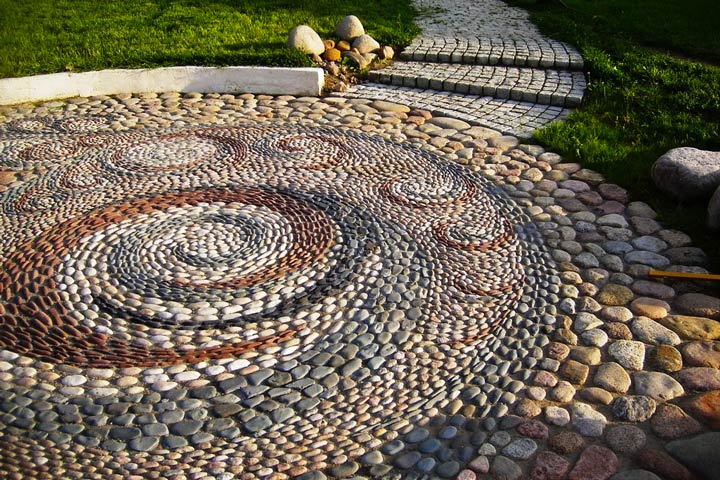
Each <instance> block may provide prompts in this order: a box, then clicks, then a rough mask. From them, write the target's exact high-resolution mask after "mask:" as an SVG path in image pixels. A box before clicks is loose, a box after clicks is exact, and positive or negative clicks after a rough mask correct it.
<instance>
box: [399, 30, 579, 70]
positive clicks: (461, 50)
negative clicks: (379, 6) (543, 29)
mask: <svg viewBox="0 0 720 480" xmlns="http://www.w3.org/2000/svg"><path fill="white" fill-rule="evenodd" d="M401 58H402V59H403V60H409V61H414V62H442V63H468V64H472V65H508V66H517V67H543V68H563V69H568V68H569V69H571V70H580V69H582V67H583V59H582V57H581V56H580V54H579V53H578V52H577V51H576V50H575V49H573V48H572V47H570V46H568V45H567V44H564V43H562V42H558V41H555V40H550V39H544V38H537V39H512V38H508V37H505V38H502V37H498V38H484V37H467V38H466V37H463V38H433V37H423V36H421V37H418V38H416V39H414V40H413V41H412V43H411V44H410V45H408V46H407V47H406V48H405V50H403V52H402V54H401Z"/></svg>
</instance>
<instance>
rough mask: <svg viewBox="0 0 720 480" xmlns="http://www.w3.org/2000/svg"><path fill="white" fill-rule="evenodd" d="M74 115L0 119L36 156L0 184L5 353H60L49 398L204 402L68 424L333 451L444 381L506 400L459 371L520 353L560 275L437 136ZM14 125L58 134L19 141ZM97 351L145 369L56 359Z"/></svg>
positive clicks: (134, 446)
mask: <svg viewBox="0 0 720 480" xmlns="http://www.w3.org/2000/svg"><path fill="white" fill-rule="evenodd" d="M89 124H90V125H91V126H92V127H93V128H95V126H96V125H95V122H90V123H89ZM73 125H74V127H73V128H74V132H73V133H68V132H67V131H64V130H63V131H62V133H55V134H48V133H42V135H41V138H38V134H36V133H27V129H28V128H27V126H25V125H24V124H23V125H21V127H22V128H19V127H16V126H15V125H12V126H11V129H12V128H16V129H17V130H20V131H19V132H18V133H13V134H8V135H6V136H5V138H3V152H4V155H3V157H2V158H1V159H0V162H3V163H4V166H6V167H10V168H12V167H17V166H24V167H28V166H37V165H42V167H43V168H45V169H47V171H46V173H44V174H43V175H41V176H38V177H36V178H34V179H32V180H30V181H27V182H24V183H23V184H22V185H20V186H18V187H17V188H11V189H10V190H8V191H7V192H6V193H5V194H4V195H3V196H2V198H1V199H0V201H2V212H4V213H3V214H2V215H3V216H4V217H5V218H3V219H2V220H3V225H8V226H9V229H8V235H7V236H5V237H4V238H3V239H0V260H1V261H2V263H3V265H4V266H5V268H4V270H3V272H2V274H1V275H0V285H2V293H0V297H1V298H0V300H1V302H2V303H1V304H0V315H1V316H2V323H0V328H1V329H2V335H0V339H1V340H0V341H2V345H1V346H2V347H3V348H4V349H5V350H6V352H7V354H6V357H7V358H12V359H23V360H22V362H23V364H28V365H44V367H43V368H45V369H49V370H50V371H57V372H58V374H59V375H66V374H65V373H64V372H68V371H71V372H77V373H74V374H72V375H70V376H69V377H68V376H65V377H63V378H65V380H61V382H64V383H63V385H64V386H63V387H62V388H60V390H59V391H58V392H56V394H55V395H54V397H53V398H54V400H53V401H56V402H60V403H62V404H64V403H67V402H69V403H71V404H73V403H74V402H80V401H81V400H79V399H81V398H82V397H83V396H85V395H91V396H99V398H107V399H108V400H111V401H112V402H111V403H115V402H116V401H119V402H121V403H130V404H132V405H134V404H138V405H141V404H143V402H144V399H145V398H146V397H148V396H152V395H154V394H158V393H159V394H160V395H166V394H169V395H170V396H171V397H176V398H178V399H187V400H180V401H181V402H185V404H190V405H195V406H196V407H195V408H200V409H201V410H202V411H203V412H205V413H204V414H200V413H197V414H192V415H196V417H197V418H196V417H188V415H190V414H189V413H186V414H185V419H184V420H176V421H175V422H172V421H171V422H170V423H169V425H170V430H171V431H170V434H169V436H168V434H165V435H159V436H152V435H149V436H147V437H145V435H142V436H141V437H135V432H144V431H145V430H144V429H145V428H146V427H144V425H145V424H144V423H143V421H144V420H143V419H142V418H141V417H142V416H135V417H134V419H131V420H127V419H124V418H121V419H120V420H117V419H114V420H113V419H111V422H121V423H120V424H121V425H123V426H122V428H125V429H130V430H117V428H121V427H113V426H102V425H98V426H92V427H91V426H87V422H88V421H89V422H91V423H92V422H93V420H92V418H91V417H92V415H91V414H89V413H86V412H85V411H84V410H81V411H80V412H79V417H77V416H76V417H74V418H73V422H74V423H73V422H71V423H63V422H65V421H70V419H69V418H66V419H65V420H60V421H61V426H60V428H61V430H62V431H63V432H64V433H66V434H67V435H69V438H71V439H72V440H73V442H81V443H82V444H83V445H86V446H88V447H91V448H99V449H102V450H105V451H111V452H112V451H115V450H116V449H121V448H129V449H131V450H140V451H145V450H146V449H151V450H152V449H158V448H161V449H168V450H171V451H172V450H175V449H178V448H181V449H182V448H191V447H192V446H194V447H192V448H201V446H202V445H205V444H206V443H208V442H209V443H210V444H220V445H222V444H228V443H230V444H232V445H234V446H235V447H236V448H237V451H238V452H243V451H247V452H248V453H249V452H251V451H253V449H257V448H262V447H263V446H265V447H267V445H268V442H272V443H274V444H275V447H274V448H275V450H276V453H277V455H283V456H284V457H283V458H296V457H293V456H292V452H293V451H296V450H297V451H305V450H307V449H309V448H311V446H312V445H314V444H316V443H317V442H318V441H320V439H323V438H330V437H336V436H342V437H343V438H346V439H347V440H346V442H345V444H344V445H340V446H337V447H336V448H337V451H336V452H335V453H334V454H335V455H336V456H337V457H338V458H348V457H350V458H352V457H355V456H357V455H359V454H361V453H362V451H364V450H365V449H366V448H368V447H370V448H373V446H378V445H379V444H378V443H376V442H377V441H378V440H377V439H381V438H385V439H391V438H393V437H394V436H395V435H397V429H400V428H402V425H403V422H404V421H405V420H404V419H405V418H408V417H412V416H413V415H420V416H422V415H424V412H426V411H428V410H432V409H433V407H434V406H435V405H438V404H444V403H446V402H448V401H450V400H452V399H454V398H457V397H458V396H460V395H464V396H465V397H467V398H469V399H472V401H473V403H474V404H475V405H477V406H478V407H479V408H480V416H481V417H482V416H484V415H502V414H503V413H504V412H506V411H507V405H506V404H507V402H509V401H511V397H508V396H503V395H502V391H501V390H498V389H497V388H496V387H495V386H493V385H491V384H485V385H486V387H485V388H484V390H485V391H484V392H483V393H481V394H479V392H480V391H479V390H478V386H474V385H473V383H474V382H477V381H478V379H481V378H482V376H483V375H486V374H487V375H494V374H495V373H496V372H503V373H507V372H514V373H518V372H520V373H521V372H522V371H523V369H524V368H526V367H525V366H524V365H523V362H522V361H521V359H520V358H519V357H518V355H517V353H513V351H514V349H515V347H516V345H517V342H518V339H517V336H516V335H515V332H516V331H517V330H518V329H522V331H524V332H525V333H524V340H526V341H525V342H524V344H525V345H528V346H529V347H532V346H533V345H535V344H537V345H538V346H542V345H543V344H544V342H546V341H547V340H546V338H545V337H544V335H543V334H542V333H543V332H544V331H545V329H546V327H547V325H543V319H542V314H543V313H544V312H545V311H546V303H545V301H544V300H540V299H541V298H546V297H547V294H546V293H547V289H548V288H550V287H551V286H552V284H553V283H554V282H556V280H554V279H553V277H552V269H551V263H552V262H551V261H550V260H549V259H548V257H547V254H546V253H545V252H544V249H543V247H542V246H541V244H540V241H539V234H538V233H537V232H536V231H535V229H534V227H533V225H532V224H531V223H530V222H529V220H528V219H527V217H526V216H525V215H524V214H523V213H522V212H521V210H520V209H519V208H518V207H517V206H516V205H515V204H514V203H513V202H512V201H511V200H509V199H508V198H507V197H506V196H504V195H503V194H502V193H500V192H499V191H498V190H497V189H496V188H495V187H493V186H492V185H491V184H490V183H489V182H488V181H487V180H485V179H484V178H483V177H482V176H480V175H478V174H471V173H470V172H468V171H466V170H464V169H463V168H462V167H460V166H457V165H455V164H451V163H449V162H447V161H446V160H444V159H442V158H441V157H440V156H438V155H436V154H433V153H431V152H429V151H426V150H423V149H419V148H416V147H409V146H406V145H402V144H397V143H393V142H389V141H387V140H384V139H382V138H379V137H377V136H371V135H366V134H360V133H354V132H349V131H346V130H342V129H337V128H325V127H298V126H294V125H289V124H288V123H286V122H282V121H278V122H270V123H268V122H258V123H256V122H250V121H245V122H241V123H238V124H237V125H234V126H222V127H217V126H211V125H208V126H195V127H192V128H180V129H171V130H159V131H157V130H152V129H148V130H138V131H132V132H130V131H125V132H122V133H120V134H119V135H117V136H113V134H107V137H108V138H112V139H113V140H111V141H108V142H104V141H102V138H104V137H103V135H106V134H104V133H97V134H96V133H90V134H88V133H86V132H83V131H78V130H81V128H80V127H79V126H81V125H83V122H81V121H77V122H75V123H73ZM88 135H90V136H88ZM56 143H57V144H59V145H60V146H62V148H60V147H58V146H57V145H55V144H56ZM28 145H30V146H31V147H32V146H36V145H42V146H43V149H44V150H43V151H44V152H55V153H53V154H49V153H48V154H47V155H46V154H43V155H42V156H37V155H35V154H33V155H26V154H17V153H16V152H25V151H27V148H28ZM67 146H69V147H67ZM5 152H6V153H5ZM38 159H40V160H39V163H38V161H36V160H38ZM546 320H547V319H546ZM546 323H547V322H546ZM527 332H532V333H531V334H530V335H531V336H530V337H528V333H527ZM532 335H534V336H535V337H533V336H532ZM533 342H535V343H533ZM506 353H507V354H508V355H507V356H506V355H505V354H506ZM511 353H512V354H511ZM536 353H537V352H536ZM18 355H20V356H19V357H18ZM32 368H36V367H32ZM98 368H101V369H104V370H106V371H108V372H109V375H110V376H116V375H122V372H127V371H137V369H145V373H144V377H142V378H144V382H145V384H144V385H143V381H141V382H140V383H138V384H133V386H131V387H130V388H128V389H125V390H124V391H123V390H121V389H117V388H112V387H109V386H107V382H103V381H102V380H96V381H92V382H88V383H80V384H76V381H75V380H73V379H70V380H67V379H68V378H70V377H73V375H75V376H77V375H81V374H83V373H84V372H91V371H95V370H97V369H98ZM525 375H526V376H527V374H525ZM87 376H88V374H85V376H84V377H83V378H87ZM178 377H179V378H178ZM185 379H187V380H185ZM193 382H194V383H193ZM14 388H18V387H14ZM501 388H502V387H501ZM476 390H478V391H476ZM153 391H154V392H155V393H153ZM467 392H469V393H467ZM16 395H20V393H16ZM138 408H140V407H138ZM143 408H144V407H143ZM120 417H123V415H122V414H121V415H120ZM188 418H192V419H191V420H189V419H188ZM22 425H23V423H22V422H15V424H14V425H13V428H14V429H15V431H16V432H17V433H18V434H20V435H21V436H22V435H27V434H28V433H29V432H27V431H23V427H22ZM116 425H117V423H116ZM180 425H182V426H180ZM311 427H312V430H310V429H311ZM306 431H312V432H313V433H312V434H308V435H305V434H303V433H302V432H306ZM23 432H24V433H23ZM128 432H130V433H128ZM125 434H128V435H130V437H132V438H125V436H126V435H125ZM31 437H32V435H31ZM374 437H377V439H375V440H371V439H372V438H374ZM63 438H65V437H64V436H63ZM136 438H142V439H146V438H147V439H146V440H143V441H140V440H136ZM368 442H369V443H368ZM239 454H240V453H239ZM285 462H288V460H285ZM304 462H305V460H304V457H303V456H302V455H301V456H300V457H297V458H296V459H295V460H292V461H290V463H291V464H296V465H297V466H298V467H299V466H300V465H304V464H305V463H304Z"/></svg>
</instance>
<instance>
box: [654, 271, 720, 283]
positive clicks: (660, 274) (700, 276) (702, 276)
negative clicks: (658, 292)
mask: <svg viewBox="0 0 720 480" xmlns="http://www.w3.org/2000/svg"><path fill="white" fill-rule="evenodd" d="M648 276H650V277H655V278H683V279H687V280H711V281H715V282H718V281H720V275H713V274H711V273H688V272H669V271H667V270H650V272H648Z"/></svg>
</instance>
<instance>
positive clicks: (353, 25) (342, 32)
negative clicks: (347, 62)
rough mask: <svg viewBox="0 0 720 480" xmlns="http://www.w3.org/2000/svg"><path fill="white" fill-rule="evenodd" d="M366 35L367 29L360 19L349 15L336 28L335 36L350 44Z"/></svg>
mask: <svg viewBox="0 0 720 480" xmlns="http://www.w3.org/2000/svg"><path fill="white" fill-rule="evenodd" d="M364 34H365V28H364V27H363V25H362V23H360V19H359V18H358V17H356V16H355V15H348V16H347V17H345V18H343V19H342V20H340V22H339V23H338V24H337V26H336V27H335V35H337V36H338V37H340V38H341V39H342V40H346V41H348V42H349V41H350V40H352V39H354V38H355V37H359V36H360V35H364Z"/></svg>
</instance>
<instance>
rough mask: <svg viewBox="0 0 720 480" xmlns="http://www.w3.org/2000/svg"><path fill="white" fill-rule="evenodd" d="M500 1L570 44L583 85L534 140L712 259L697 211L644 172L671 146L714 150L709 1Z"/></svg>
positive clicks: (717, 106)
mask: <svg viewBox="0 0 720 480" xmlns="http://www.w3.org/2000/svg"><path fill="white" fill-rule="evenodd" d="M509 3H512V4H515V5H518V6H522V7H525V8H528V9H529V10H530V11H531V19H532V21H533V22H535V23H536V24H537V25H538V26H539V27H540V29H541V30H542V31H543V33H545V34H546V35H549V36H551V37H552V38H556V39H558V40H564V41H567V42H569V43H571V44H573V45H575V46H576V47H577V48H578V49H579V50H580V52H581V53H582V55H583V57H584V58H585V69H586V74H587V76H588V80H589V81H590V85H589V88H588V90H587V91H586V94H585V100H584V104H583V106H582V108H580V109H579V110H577V111H575V112H574V113H573V114H572V115H571V116H570V118H569V119H568V120H567V121H566V122H564V123H560V124H555V125H552V126H550V127H549V128H546V129H543V130H541V131H539V132H537V133H536V139H537V140H538V141H540V142H541V143H543V144H545V145H546V146H547V147H548V148H549V149H550V150H553V151H556V152H558V153H560V154H562V155H564V156H565V158H566V159H567V160H571V161H578V162H580V163H582V164H583V165H585V166H587V167H590V168H592V169H595V170H597V171H599V172H602V173H604V174H605V175H606V176H607V177H608V178H609V179H610V180H612V181H614V182H616V183H618V184H620V185H622V186H624V187H626V188H628V189H629V190H630V191H631V193H632V194H633V198H634V199H637V200H643V201H646V202H648V203H650V204H651V205H652V206H653V207H655V208H656V210H658V211H659V213H660V214H661V216H662V220H664V221H665V222H666V223H668V224H670V225H671V226H674V227H676V228H680V229H683V230H685V231H688V232H689V233H691V235H692V236H693V238H694V240H695V241H696V242H697V243H699V244H701V246H703V248H705V250H706V251H707V252H708V253H709V254H711V255H713V256H715V257H716V258H715V261H716V262H717V258H720V248H718V242H717V235H711V234H709V233H707V232H705V231H704V229H703V223H704V220H705V214H706V210H705V205H704V204H696V205H678V204H677V203H676V202H674V201H672V200H669V199H667V198H666V197H665V196H663V195H662V194H661V193H660V192H659V191H657V190H656V189H655V187H654V185H653V183H652V180H651V178H650V174H649V171H650V166H651V165H652V163H653V162H654V161H655V160H656V159H657V158H658V157H659V156H660V155H662V154H663V153H664V152H666V151H667V150H669V149H671V148H674V147H679V146H692V147H697V148H702V149H708V150H720V68H719V67H718V66H717V65H720V35H719V34H718V25H720V8H719V7H718V3H717V0H685V1H683V2H679V1H677V0H563V3H564V5H563V4H561V3H560V2H558V1H557V0H549V1H544V2H539V3H538V2H536V1H535V0H509ZM687 59H693V60H695V61H688V60H687ZM716 266H720V263H718V264H716Z"/></svg>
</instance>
